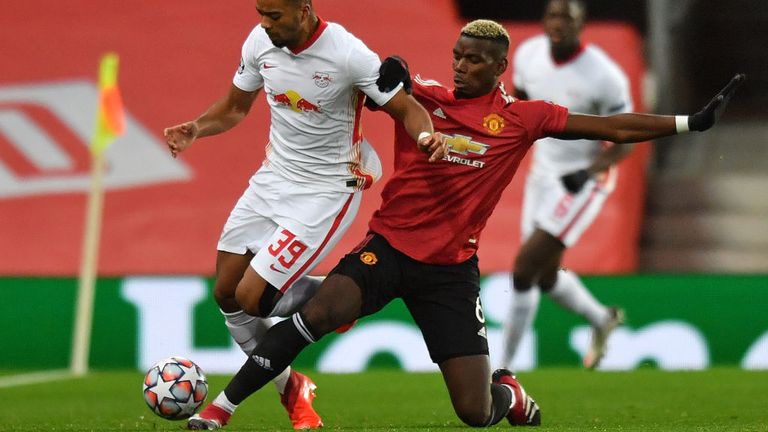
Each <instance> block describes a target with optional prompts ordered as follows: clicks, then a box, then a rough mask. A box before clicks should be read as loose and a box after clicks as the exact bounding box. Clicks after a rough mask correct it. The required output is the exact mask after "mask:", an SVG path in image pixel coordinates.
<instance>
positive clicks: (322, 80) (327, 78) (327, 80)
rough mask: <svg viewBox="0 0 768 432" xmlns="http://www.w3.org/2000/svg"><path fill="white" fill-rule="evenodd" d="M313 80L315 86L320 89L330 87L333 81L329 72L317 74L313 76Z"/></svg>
mask: <svg viewBox="0 0 768 432" xmlns="http://www.w3.org/2000/svg"><path fill="white" fill-rule="evenodd" d="M312 79H313V80H315V85H316V86H318V87H320V88H326V87H328V86H329V85H331V81H333V78H331V74H329V73H328V72H315V73H314V75H312Z"/></svg>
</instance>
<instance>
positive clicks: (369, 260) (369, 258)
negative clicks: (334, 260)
mask: <svg viewBox="0 0 768 432" xmlns="http://www.w3.org/2000/svg"><path fill="white" fill-rule="evenodd" d="M360 261H362V262H363V264H368V265H374V264H376V263H377V262H378V261H379V259H378V258H376V254H375V253H373V252H363V253H361V254H360Z"/></svg>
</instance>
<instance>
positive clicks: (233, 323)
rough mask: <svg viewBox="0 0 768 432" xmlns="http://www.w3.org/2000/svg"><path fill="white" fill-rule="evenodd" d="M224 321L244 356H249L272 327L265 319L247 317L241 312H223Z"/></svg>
mask: <svg viewBox="0 0 768 432" xmlns="http://www.w3.org/2000/svg"><path fill="white" fill-rule="evenodd" d="M221 313H222V314H223V315H224V320H225V322H226V324H227V329H228V330H229V334H231V335H232V338H233V339H234V340H235V342H237V344H238V345H240V349H242V350H243V352H244V353H245V355H251V353H252V352H253V350H254V349H255V348H256V345H258V343H259V341H260V340H261V338H262V337H264V333H266V332H267V330H269V328H270V327H272V322H271V321H270V320H268V319H265V318H259V317H255V316H252V315H248V314H247V313H245V312H243V311H237V312H231V313H230V312H224V311H221Z"/></svg>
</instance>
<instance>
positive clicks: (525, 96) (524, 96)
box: [514, 87, 530, 100]
mask: <svg viewBox="0 0 768 432" xmlns="http://www.w3.org/2000/svg"><path fill="white" fill-rule="evenodd" d="M514 96H515V97H516V98H518V99H520V100H529V99H530V98H529V97H528V93H526V92H525V90H523V89H521V88H519V87H515V94H514Z"/></svg>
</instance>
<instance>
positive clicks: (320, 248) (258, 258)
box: [218, 167, 362, 293]
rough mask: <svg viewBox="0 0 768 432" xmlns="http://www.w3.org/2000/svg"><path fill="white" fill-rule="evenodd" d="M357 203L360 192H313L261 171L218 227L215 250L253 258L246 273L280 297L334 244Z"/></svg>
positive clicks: (269, 172)
mask: <svg viewBox="0 0 768 432" xmlns="http://www.w3.org/2000/svg"><path fill="white" fill-rule="evenodd" d="M361 199H362V192H354V193H349V192H326V191H318V190H316V189H310V188H308V187H306V186H304V185H299V184H296V183H292V182H290V181H288V180H286V179H285V178H283V177H281V176H279V175H278V174H275V173H274V172H273V171H272V170H270V169H269V167H262V168H261V169H259V170H258V171H257V172H256V174H254V175H253V177H251V179H250V181H249V185H248V188H247V189H246V190H245V192H244V193H243V195H242V196H241V197H240V199H239V200H238V201H237V204H235V208H233V209H232V212H231V213H230V215H229V219H227V222H226V224H224V229H223V230H222V233H221V237H220V238H219V244H218V250H220V251H224V252H230V253H235V254H244V253H245V252H246V251H247V250H250V251H251V252H253V253H255V256H254V257H253V259H252V260H251V267H253V269H254V270H256V272H257V273H258V274H259V275H261V277H263V278H264V279H265V280H266V281H267V282H269V283H270V284H272V285H273V286H274V287H276V288H277V289H279V290H280V291H281V292H283V293H285V291H286V290H287V289H288V288H289V287H290V286H291V284H293V283H294V282H295V281H296V280H298V279H299V278H300V277H301V276H303V275H305V274H307V273H309V272H310V271H311V270H312V269H313V268H314V267H315V266H316V265H317V264H318V263H319V262H320V261H322V259H323V258H324V257H325V256H326V255H327V254H328V252H330V251H331V249H333V247H334V246H335V245H336V243H338V241H339V239H340V238H341V237H342V236H343V235H344V233H345V232H346V231H347V229H348V228H349V226H350V225H351V224H352V221H353V220H354V218H355V215H356V214H357V210H358V208H359V207H360V200H361Z"/></svg>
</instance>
